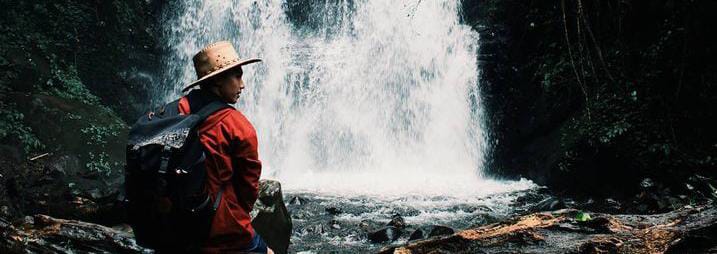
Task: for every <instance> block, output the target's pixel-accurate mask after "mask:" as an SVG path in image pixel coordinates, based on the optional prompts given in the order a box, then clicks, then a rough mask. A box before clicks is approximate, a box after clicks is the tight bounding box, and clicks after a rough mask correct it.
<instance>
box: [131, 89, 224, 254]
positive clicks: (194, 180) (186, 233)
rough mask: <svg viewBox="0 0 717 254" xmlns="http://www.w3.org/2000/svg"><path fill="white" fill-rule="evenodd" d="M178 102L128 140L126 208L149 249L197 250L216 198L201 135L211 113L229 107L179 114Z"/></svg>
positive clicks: (214, 105)
mask: <svg viewBox="0 0 717 254" xmlns="http://www.w3.org/2000/svg"><path fill="white" fill-rule="evenodd" d="M178 104H179V100H176V101H173V102H171V103H169V104H167V105H165V106H164V107H162V108H160V109H159V110H158V111H157V113H153V112H150V113H149V114H148V115H146V116H142V117H140V118H139V120H137V122H136V123H135V124H134V125H133V126H132V128H131V130H130V132H129V141H128V144H127V155H126V156H127V157H126V160H127V161H126V162H127V163H126V166H125V182H124V206H125V211H126V215H127V220H128V222H129V224H130V226H131V227H132V230H133V231H134V235H135V239H136V241H137V244H139V245H140V246H143V247H146V248H152V249H162V250H176V251H180V252H196V251H198V250H199V247H200V246H201V244H202V243H203V242H204V241H205V240H206V239H207V237H208V235H209V230H210V227H211V222H212V218H213V217H214V211H215V210H216V209H217V206H218V205H219V201H220V200H221V195H222V192H221V191H220V192H219V193H217V194H216V196H215V197H214V202H213V203H212V202H211V200H212V197H211V196H210V195H209V194H208V193H206V190H205V182H206V170H205V167H204V160H205V158H206V156H205V151H204V147H203V146H202V144H201V142H200V140H199V136H198V135H199V134H198V133H197V128H198V126H199V125H200V124H201V123H202V122H203V121H204V120H205V119H206V118H207V117H208V116H209V115H211V114H212V113H214V112H217V111H218V110H221V109H224V108H227V107H230V106H229V105H228V104H226V103H223V102H220V101H212V102H210V103H208V104H207V105H205V106H203V107H201V109H199V110H198V111H197V112H196V113H192V114H187V115H180V114H179V109H178Z"/></svg>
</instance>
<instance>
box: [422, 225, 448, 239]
mask: <svg viewBox="0 0 717 254" xmlns="http://www.w3.org/2000/svg"><path fill="white" fill-rule="evenodd" d="M453 233H455V230H453V229H452V228H450V227H447V226H441V225H433V226H430V227H429V229H428V237H434V236H441V235H451V234H453Z"/></svg>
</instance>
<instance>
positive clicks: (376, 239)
mask: <svg viewBox="0 0 717 254" xmlns="http://www.w3.org/2000/svg"><path fill="white" fill-rule="evenodd" d="M401 233H402V232H401V230H400V229H397V228H396V227H394V226H388V227H384V228H382V229H379V230H376V231H372V232H369V233H368V240H369V241H371V242H372V243H384V242H392V241H395V240H396V239H398V238H399V237H400V236H401Z"/></svg>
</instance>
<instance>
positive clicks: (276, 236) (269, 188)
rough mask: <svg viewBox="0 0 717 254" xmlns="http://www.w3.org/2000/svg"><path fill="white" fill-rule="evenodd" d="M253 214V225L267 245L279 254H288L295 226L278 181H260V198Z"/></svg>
mask: <svg viewBox="0 0 717 254" xmlns="http://www.w3.org/2000/svg"><path fill="white" fill-rule="evenodd" d="M251 214H252V218H253V219H252V222H251V224H252V226H254V230H256V232H257V233H259V235H261V237H262V238H263V239H264V241H266V244H267V245H268V246H269V247H270V248H271V249H272V250H274V252H275V253H277V254H279V253H287V251H288V248H289V238H290V237H291V229H292V226H293V225H292V222H291V215H290V214H289V211H288V210H287V209H286V205H284V198H283V194H282V191H281V184H280V183H279V182H278V181H273V180H261V181H259V197H258V198H257V201H256V203H255V204H254V209H253V210H252V212H251Z"/></svg>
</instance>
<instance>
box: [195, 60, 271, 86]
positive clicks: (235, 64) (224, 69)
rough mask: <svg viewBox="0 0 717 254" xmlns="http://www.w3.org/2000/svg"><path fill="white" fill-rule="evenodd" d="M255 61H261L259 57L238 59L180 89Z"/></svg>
mask: <svg viewBox="0 0 717 254" xmlns="http://www.w3.org/2000/svg"><path fill="white" fill-rule="evenodd" d="M256 62H261V59H259V58H250V59H247V60H243V61H239V62H236V63H233V64H230V65H227V66H226V67H224V68H222V69H219V70H217V71H215V72H212V73H209V74H207V75H205V76H204V77H202V78H200V79H198V80H196V81H194V82H192V83H190V84H189V85H187V86H185V87H184V88H183V89H182V92H186V91H187V90H189V89H191V88H192V87H195V86H197V85H199V84H201V83H202V82H203V81H205V80H207V79H209V78H211V77H214V76H216V75H219V74H220V73H223V72H225V71H228V70H231V69H234V68H236V67H239V66H242V65H247V64H251V63H256Z"/></svg>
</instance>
